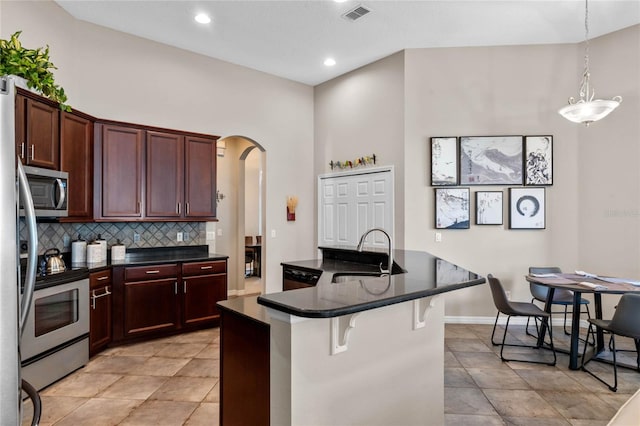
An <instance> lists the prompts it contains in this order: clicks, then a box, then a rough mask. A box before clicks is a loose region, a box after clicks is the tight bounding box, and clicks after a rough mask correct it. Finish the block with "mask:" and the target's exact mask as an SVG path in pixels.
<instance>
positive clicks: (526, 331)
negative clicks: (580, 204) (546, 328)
mask: <svg viewBox="0 0 640 426" xmlns="http://www.w3.org/2000/svg"><path fill="white" fill-rule="evenodd" d="M534 300H535V299H531V303H533V301H534ZM530 319H531V317H527V326H526V327H525V328H524V331H525V333H527V336H531V337H535V338H537V337H538V335H539V334H540V330H539V329H538V321H536V318H535V317H534V322H535V325H536V334H535V335H534V334H531V333H529V320H530Z"/></svg>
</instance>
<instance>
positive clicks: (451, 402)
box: [444, 388, 497, 416]
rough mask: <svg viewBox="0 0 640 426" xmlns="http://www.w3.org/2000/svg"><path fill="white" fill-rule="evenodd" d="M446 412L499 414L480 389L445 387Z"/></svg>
mask: <svg viewBox="0 0 640 426" xmlns="http://www.w3.org/2000/svg"><path fill="white" fill-rule="evenodd" d="M444 412H445V414H475V415H491V416H495V415H497V413H496V410H494V408H493V407H492V406H491V404H490V403H489V401H488V400H487V398H486V397H485V395H484V394H483V393H482V390H480V389H473V388H444Z"/></svg>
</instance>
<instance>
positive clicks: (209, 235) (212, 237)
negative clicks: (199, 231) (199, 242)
mask: <svg viewBox="0 0 640 426" xmlns="http://www.w3.org/2000/svg"><path fill="white" fill-rule="evenodd" d="M215 239H216V233H215V232H213V231H207V240H215Z"/></svg>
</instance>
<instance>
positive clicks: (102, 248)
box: [95, 234, 107, 262]
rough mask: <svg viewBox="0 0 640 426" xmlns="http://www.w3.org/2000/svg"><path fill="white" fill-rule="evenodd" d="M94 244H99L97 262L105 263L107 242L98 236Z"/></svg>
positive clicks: (100, 235)
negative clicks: (98, 258)
mask: <svg viewBox="0 0 640 426" xmlns="http://www.w3.org/2000/svg"><path fill="white" fill-rule="evenodd" d="M95 242H96V243H98V244H100V260H99V262H104V261H106V260H107V240H105V239H104V238H102V234H98V238H96V240H95Z"/></svg>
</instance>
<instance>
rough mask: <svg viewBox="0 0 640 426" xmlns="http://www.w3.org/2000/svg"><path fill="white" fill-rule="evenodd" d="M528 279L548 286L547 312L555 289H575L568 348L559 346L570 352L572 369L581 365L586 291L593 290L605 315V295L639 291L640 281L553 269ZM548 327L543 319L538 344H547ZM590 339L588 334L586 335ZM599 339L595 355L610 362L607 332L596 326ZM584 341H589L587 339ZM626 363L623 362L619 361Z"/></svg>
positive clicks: (599, 312) (599, 313)
mask: <svg viewBox="0 0 640 426" xmlns="http://www.w3.org/2000/svg"><path fill="white" fill-rule="evenodd" d="M525 278H526V280H527V281H529V282H532V283H535V284H540V285H543V286H545V287H548V288H549V293H548V294H547V300H546V303H545V306H544V310H545V311H546V312H549V313H551V306H552V301H553V295H554V292H555V290H556V289H564V290H570V291H572V292H573V313H572V316H571V336H570V343H569V350H568V351H566V350H563V349H562V348H556V350H558V351H560V352H565V353H568V354H569V369H570V370H578V369H579V368H580V365H579V364H578V359H579V357H580V353H579V340H580V300H581V298H582V295H583V293H587V294H592V295H593V300H594V305H595V316H596V318H597V319H602V295H607V294H609V295H622V294H625V293H631V292H640V282H639V281H636V280H631V279H621V278H615V277H604V276H597V275H594V274H588V273H582V272H581V273H573V274H571V273H554V274H529V275H527V276H526V277H525ZM546 331H547V324H546V322H543V323H542V327H541V328H540V332H539V333H538V346H542V345H543V344H544V337H545V334H546ZM587 340H588V336H587ZM595 340H596V342H595V348H594V355H593V359H596V360H598V361H604V362H610V361H609V360H608V359H607V358H606V353H607V352H608V351H607V348H606V347H605V344H604V333H603V332H602V330H601V329H598V328H596V339H595ZM585 344H587V343H586V342H585ZM618 364H619V365H620V366H625V364H624V363H618ZM627 366H628V367H629V368H634V369H635V368H636V366H635V365H627Z"/></svg>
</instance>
